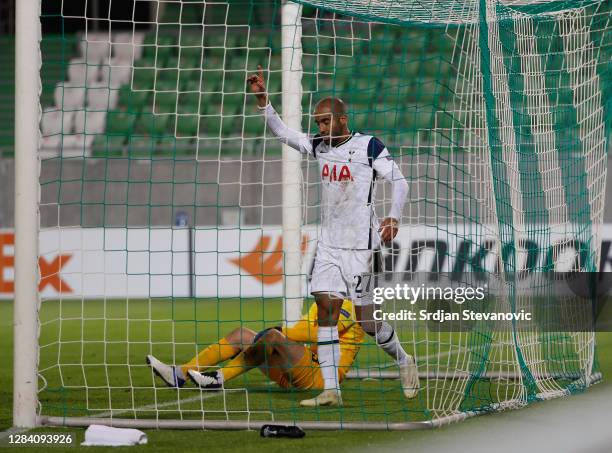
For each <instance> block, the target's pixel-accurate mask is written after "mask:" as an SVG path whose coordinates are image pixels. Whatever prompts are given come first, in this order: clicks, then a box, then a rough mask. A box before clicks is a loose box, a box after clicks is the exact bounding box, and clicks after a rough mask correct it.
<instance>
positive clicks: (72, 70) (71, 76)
mask: <svg viewBox="0 0 612 453" xmlns="http://www.w3.org/2000/svg"><path fill="white" fill-rule="evenodd" d="M98 80H100V66H99V65H97V64H92V63H89V64H88V63H87V62H86V61H85V60H83V59H82V58H75V59H73V60H70V63H69V64H68V81H69V82H70V83H71V84H74V85H84V84H85V83H87V84H90V83H92V82H97V81H98Z"/></svg>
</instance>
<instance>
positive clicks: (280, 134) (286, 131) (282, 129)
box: [260, 103, 312, 154]
mask: <svg viewBox="0 0 612 453" xmlns="http://www.w3.org/2000/svg"><path fill="white" fill-rule="evenodd" d="M260 110H261V111H262V112H263V114H264V118H265V120H266V124H267V125H268V128H269V129H270V131H271V132H272V133H273V134H274V135H275V136H276V137H277V138H278V139H279V140H280V141H281V142H282V143H285V144H286V145H289V146H290V147H292V148H293V149H295V150H297V151H299V152H300V153H302V154H308V153H312V142H311V141H310V139H309V138H308V136H307V135H306V134H304V133H303V132H299V131H296V130H294V129H290V128H289V127H287V125H286V124H285V123H284V122H283V120H282V119H281V117H280V116H279V115H278V113H276V110H274V107H272V104H270V103H268V105H266V106H265V107H263V108H260Z"/></svg>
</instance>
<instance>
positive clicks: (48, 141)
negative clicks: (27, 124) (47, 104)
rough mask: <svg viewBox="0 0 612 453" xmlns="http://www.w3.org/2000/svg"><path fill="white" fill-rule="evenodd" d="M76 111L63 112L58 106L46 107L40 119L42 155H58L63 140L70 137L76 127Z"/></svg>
mask: <svg viewBox="0 0 612 453" xmlns="http://www.w3.org/2000/svg"><path fill="white" fill-rule="evenodd" d="M74 113H75V112H72V111H68V112H62V111H61V110H58V109H57V108H56V107H52V108H48V109H45V111H44V112H43V114H42V118H41V121H40V129H41V133H42V137H41V144H40V148H41V149H40V151H41V156H42V157H53V156H57V155H58V152H59V148H60V144H61V143H62V140H63V139H65V138H66V137H69V135H67V134H70V133H71V131H72V129H73V127H74V117H75V114H74Z"/></svg>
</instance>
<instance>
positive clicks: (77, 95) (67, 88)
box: [53, 82, 85, 110]
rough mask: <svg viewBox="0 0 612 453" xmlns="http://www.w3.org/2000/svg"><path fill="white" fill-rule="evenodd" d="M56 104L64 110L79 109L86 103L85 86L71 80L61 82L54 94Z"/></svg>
mask: <svg viewBox="0 0 612 453" xmlns="http://www.w3.org/2000/svg"><path fill="white" fill-rule="evenodd" d="M53 97H54V100H55V105H56V106H57V107H60V108H61V109H63V110H71V109H73V110H78V109H81V108H83V105H84V104H85V88H84V87H83V85H82V84H81V85H74V84H71V83H69V82H59V83H58V84H57V85H56V87H55V92H54V94H53Z"/></svg>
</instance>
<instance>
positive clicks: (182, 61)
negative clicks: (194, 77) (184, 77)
mask: <svg viewBox="0 0 612 453" xmlns="http://www.w3.org/2000/svg"><path fill="white" fill-rule="evenodd" d="M179 54H180V55H179V61H178V64H179V67H180V68H181V69H200V67H201V64H202V48H201V47H183V48H181V49H180V51H179Z"/></svg>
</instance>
